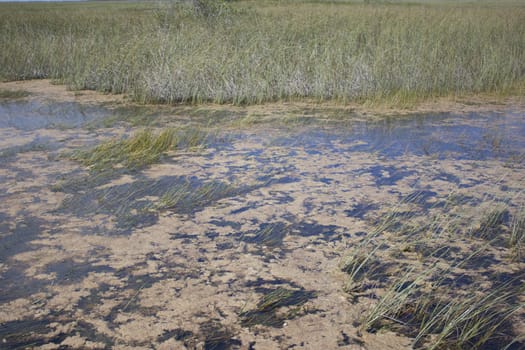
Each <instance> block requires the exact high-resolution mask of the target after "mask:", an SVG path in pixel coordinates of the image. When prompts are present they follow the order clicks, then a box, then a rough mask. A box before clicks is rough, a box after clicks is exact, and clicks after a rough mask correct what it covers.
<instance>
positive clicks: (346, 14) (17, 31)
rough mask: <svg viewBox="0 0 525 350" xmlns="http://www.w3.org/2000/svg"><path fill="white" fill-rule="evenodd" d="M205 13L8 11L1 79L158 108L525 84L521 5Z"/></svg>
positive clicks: (125, 8) (386, 97)
mask: <svg viewBox="0 0 525 350" xmlns="http://www.w3.org/2000/svg"><path fill="white" fill-rule="evenodd" d="M201 2H202V3H210V2H209V1H201V0H199V1H196V2H195V3H196V4H197V5H196V6H194V7H193V10H191V9H190V10H188V9H189V8H188V5H187V4H186V5H185V4H177V3H169V4H166V3H163V4H161V5H159V4H155V3H152V2H138V3H129V2H124V3H116V2H110V3H107V4H104V5H101V4H100V3H97V5H96V6H95V5H93V4H91V3H89V2H88V3H78V4H16V5H12V4H0V8H1V9H2V10H1V11H0V23H2V26H1V27H0V79H4V80H17V79H33V78H51V79H55V80H57V81H59V82H64V83H66V84H68V85H70V86H71V87H72V88H74V89H82V88H86V89H95V90H100V91H105V92H111V93H121V92H125V93H128V94H129V95H130V96H131V97H132V98H133V99H134V100H136V101H140V102H157V103H178V102H184V103H200V102H217V103H235V104H246V103H260V102H267V101H280V100H297V99H309V100H311V101H324V100H336V101H343V102H345V101H357V102H363V103H378V101H379V102H380V101H383V102H385V101H386V102H391V103H393V104H398V105H407V104H411V103H413V101H417V100H419V99H427V98H432V97H435V96H457V95H462V94H469V93H479V92H491V93H497V94H505V93H509V92H512V91H514V92H513V93H518V94H522V92H523V88H524V87H525V84H524V81H525V63H524V62H525V40H524V39H523V38H525V7H524V6H523V5H522V4H519V3H515V4H510V5H507V6H498V7H496V6H480V5H475V4H459V5H458V4H447V5H439V4H433V5H432V6H427V5H419V6H413V5H411V6H408V5H396V4H388V5H382V4H369V5H362V4H351V3H340V4H337V5H334V4H327V3H322V2H318V3H316V2H313V3H312V2H300V3H298V2H279V3H275V2H264V1H262V2H256V3H254V2H243V1H240V2H228V3H225V2H220V4H219V5H218V7H217V8H214V7H213V6H212V7H209V6H208V7H206V6H204V7H202V6H200V5H199V4H200V3H201ZM65 53H66V54H65Z"/></svg>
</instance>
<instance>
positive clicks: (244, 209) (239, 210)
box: [230, 204, 254, 215]
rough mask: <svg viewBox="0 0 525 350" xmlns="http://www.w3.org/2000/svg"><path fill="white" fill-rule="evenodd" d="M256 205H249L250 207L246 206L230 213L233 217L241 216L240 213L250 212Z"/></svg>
mask: <svg viewBox="0 0 525 350" xmlns="http://www.w3.org/2000/svg"><path fill="white" fill-rule="evenodd" d="M253 207H254V205H253V204H252V205H249V206H246V207H242V208H239V209H235V210H232V211H231V212H230V214H232V215H235V214H240V213H244V212H245V211H248V210H250V209H253Z"/></svg>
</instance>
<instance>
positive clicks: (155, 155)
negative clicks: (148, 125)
mask: <svg viewBox="0 0 525 350" xmlns="http://www.w3.org/2000/svg"><path fill="white" fill-rule="evenodd" d="M206 138H207V134H206V133H205V132H203V131H201V130H200V129H183V130H175V129H172V128H168V129H164V130H161V131H160V132H159V133H157V134H155V133H154V132H153V131H152V130H149V129H145V130H142V131H139V132H137V133H135V134H134V135H133V136H131V137H129V138H126V139H122V140H110V141H107V142H104V143H102V144H100V145H98V146H96V147H94V148H92V149H89V150H82V151H77V152H75V153H74V154H73V155H72V158H73V159H74V160H78V161H80V162H81V163H82V164H83V165H85V166H88V167H90V168H91V169H92V170H95V171H103V170H109V169H113V168H115V167H119V166H120V167H124V168H128V169H139V168H143V167H145V166H147V165H150V164H153V163H155V162H157V161H158V160H159V159H160V157H161V156H162V155H163V154H165V153H166V152H168V151H173V150H176V149H179V148H195V147H201V146H204V144H205V142H206V141H205V140H206Z"/></svg>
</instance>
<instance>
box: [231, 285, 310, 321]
mask: <svg viewBox="0 0 525 350" xmlns="http://www.w3.org/2000/svg"><path fill="white" fill-rule="evenodd" d="M315 296H316V294H315V293H314V292H309V291H305V290H292V289H287V288H283V287H279V288H277V289H274V290H269V291H267V292H266V293H265V294H264V295H263V296H262V297H261V298H260V300H259V301H258V303H257V305H256V306H255V308H254V309H253V310H249V311H241V312H240V314H239V316H240V318H241V324H242V325H243V326H244V327H252V326H255V325H258V324H262V325H266V326H271V327H282V326H283V322H284V321H285V320H287V319H292V318H295V317H296V316H297V315H298V314H300V313H301V310H300V309H301V307H302V306H303V305H304V304H305V303H306V302H307V301H308V300H310V299H312V298H314V297H315Z"/></svg>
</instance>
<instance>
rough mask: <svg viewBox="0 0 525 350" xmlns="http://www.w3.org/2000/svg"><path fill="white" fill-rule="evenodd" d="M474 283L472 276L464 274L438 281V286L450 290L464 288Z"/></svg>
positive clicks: (451, 275)
mask: <svg viewBox="0 0 525 350" xmlns="http://www.w3.org/2000/svg"><path fill="white" fill-rule="evenodd" d="M475 282H476V279H475V278H474V277H472V276H469V275H465V274H450V275H449V276H447V277H445V278H442V279H440V280H439V284H440V285H443V286H447V287H450V288H454V289H456V288H465V287H468V286H470V285H472V284H474V283H475Z"/></svg>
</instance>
